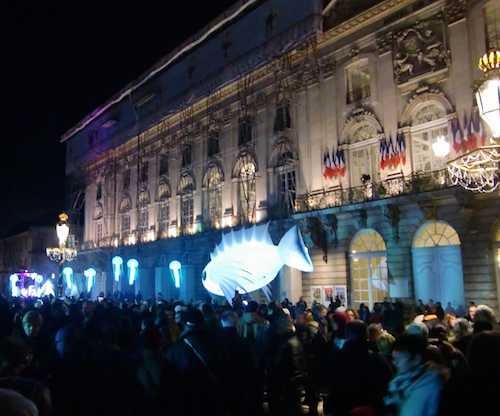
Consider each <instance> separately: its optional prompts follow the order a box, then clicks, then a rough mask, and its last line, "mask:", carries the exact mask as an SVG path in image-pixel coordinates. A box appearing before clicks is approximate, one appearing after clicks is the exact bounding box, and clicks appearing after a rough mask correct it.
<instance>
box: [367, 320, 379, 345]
mask: <svg viewBox="0 0 500 416" xmlns="http://www.w3.org/2000/svg"><path fill="white" fill-rule="evenodd" d="M382 332H383V329H382V325H381V324H375V323H373V324H370V325H368V329H367V333H368V341H370V342H378V340H379V338H380V336H381V335H382Z"/></svg>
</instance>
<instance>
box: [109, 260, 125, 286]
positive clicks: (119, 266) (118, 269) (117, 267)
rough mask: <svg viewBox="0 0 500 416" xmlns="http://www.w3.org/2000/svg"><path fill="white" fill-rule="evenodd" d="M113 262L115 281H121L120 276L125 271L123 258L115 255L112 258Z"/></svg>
mask: <svg viewBox="0 0 500 416" xmlns="http://www.w3.org/2000/svg"><path fill="white" fill-rule="evenodd" d="M111 264H112V265H113V275H114V276H115V282H119V281H120V276H121V274H122V271H123V259H122V258H121V257H120V256H115V257H113V258H112V259H111Z"/></svg>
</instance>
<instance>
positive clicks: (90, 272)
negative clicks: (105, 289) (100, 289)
mask: <svg viewBox="0 0 500 416" xmlns="http://www.w3.org/2000/svg"><path fill="white" fill-rule="evenodd" d="M83 275H84V276H85V277H86V278H87V292H90V291H91V290H92V286H94V282H95V275H96V271H95V269H92V268H90V269H87V270H85V271H84V272H83Z"/></svg>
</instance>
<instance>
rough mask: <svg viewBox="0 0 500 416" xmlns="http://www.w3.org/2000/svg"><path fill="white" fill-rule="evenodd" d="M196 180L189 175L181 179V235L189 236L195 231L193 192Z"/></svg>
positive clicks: (179, 189)
mask: <svg viewBox="0 0 500 416" xmlns="http://www.w3.org/2000/svg"><path fill="white" fill-rule="evenodd" d="M194 190H195V184H194V179H193V177H192V176H191V175H190V174H189V173H184V174H182V175H181V178H180V179H179V186H178V188H177V193H178V194H179V195H180V197H181V233H182V234H189V233H191V232H192V230H193V222H194V216H193V192H194Z"/></svg>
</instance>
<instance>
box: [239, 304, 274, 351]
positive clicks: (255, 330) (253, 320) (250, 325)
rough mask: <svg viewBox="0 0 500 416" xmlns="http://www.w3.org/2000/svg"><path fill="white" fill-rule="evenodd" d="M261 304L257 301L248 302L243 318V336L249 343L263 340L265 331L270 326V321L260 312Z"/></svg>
mask: <svg viewBox="0 0 500 416" xmlns="http://www.w3.org/2000/svg"><path fill="white" fill-rule="evenodd" d="M258 309H259V304H258V303H257V302H255V301H253V300H252V301H250V302H248V305H247V306H246V307H245V312H244V313H243V315H242V318H241V334H242V336H243V338H245V339H247V340H249V341H257V340H259V341H260V340H261V339H262V337H263V335H264V331H265V330H266V328H267V327H268V326H269V321H267V319H265V318H264V317H263V316H261V314H260V313H259V312H258Z"/></svg>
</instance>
